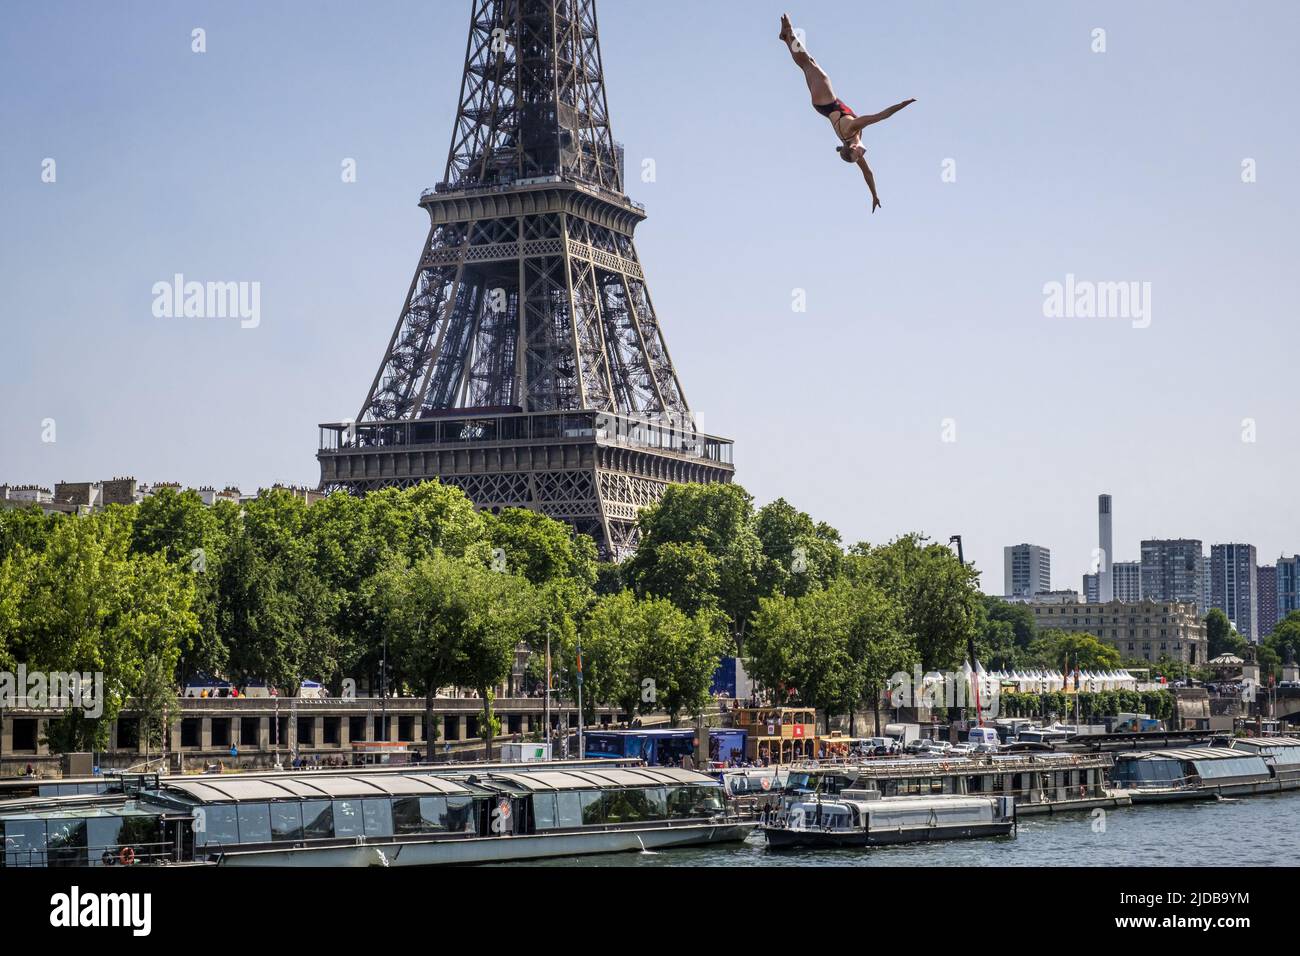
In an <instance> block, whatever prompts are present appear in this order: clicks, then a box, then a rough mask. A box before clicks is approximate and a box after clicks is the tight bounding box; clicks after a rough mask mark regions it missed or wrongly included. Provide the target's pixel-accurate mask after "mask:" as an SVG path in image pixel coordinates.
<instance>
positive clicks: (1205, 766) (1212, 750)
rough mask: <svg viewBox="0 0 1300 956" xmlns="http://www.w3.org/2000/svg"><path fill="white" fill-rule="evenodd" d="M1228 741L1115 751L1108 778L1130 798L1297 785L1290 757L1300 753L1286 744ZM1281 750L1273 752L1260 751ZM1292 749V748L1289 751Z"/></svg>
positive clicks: (1210, 795) (1244, 792) (1164, 799)
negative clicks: (1229, 743)
mask: <svg viewBox="0 0 1300 956" xmlns="http://www.w3.org/2000/svg"><path fill="white" fill-rule="evenodd" d="M1239 743H1240V744H1245V741H1234V742H1233V746H1232V747H1191V748H1184V749H1178V750H1150V751H1140V752H1138V753H1131V754H1128V753H1125V754H1118V755H1117V756H1116V759H1115V769H1114V771H1113V773H1112V780H1113V782H1114V784H1115V786H1116V787H1119V788H1123V789H1124V791H1126V792H1127V793H1128V794H1129V797H1130V799H1131V800H1132V802H1133V803H1169V802H1173V801H1178V800H1206V799H1210V800H1212V799H1215V798H1216V797H1221V796H1223V797H1229V796H1249V795H1253V794H1259V793H1276V792H1278V791H1281V790H1292V789H1295V788H1297V787H1300V774H1297V773H1296V771H1297V770H1300V767H1297V766H1296V765H1295V764H1294V763H1289V762H1288V763H1283V764H1281V765H1280V766H1279V765H1277V764H1276V763H1273V764H1270V762H1269V761H1270V760H1273V761H1277V760H1278V759H1282V760H1286V761H1292V760H1295V759H1296V757H1300V753H1296V751H1295V750H1293V746H1292V745H1276V744H1275V746H1274V747H1272V748H1268V747H1263V748H1259V749H1254V750H1252V749H1249V748H1247V747H1245V746H1243V747H1238V746H1237V745H1238V744H1239ZM1266 750H1268V751H1273V750H1282V751H1284V752H1283V753H1282V754H1281V755H1280V756H1279V755H1278V754H1275V753H1272V752H1269V753H1265V752H1264V751H1266ZM1293 754H1295V755H1294V756H1293Z"/></svg>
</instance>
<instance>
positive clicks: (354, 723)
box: [348, 717, 366, 741]
mask: <svg viewBox="0 0 1300 956" xmlns="http://www.w3.org/2000/svg"><path fill="white" fill-rule="evenodd" d="M365 739H366V718H364V717H349V718H348V740H352V741H364V740H365Z"/></svg>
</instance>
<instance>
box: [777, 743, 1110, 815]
mask: <svg viewBox="0 0 1300 956" xmlns="http://www.w3.org/2000/svg"><path fill="white" fill-rule="evenodd" d="M1111 765H1112V757H1111V755H1110V754H1054V753H1032V754H993V755H978V754H977V755H974V756H969V757H965V756H958V757H949V758H944V757H929V758H920V757H901V758H897V759H885V760H870V761H863V762H861V763H858V764H856V765H847V766H825V765H817V764H808V765H796V766H793V767H791V768H790V769H789V771H788V773H787V774H786V778H785V782H784V788H783V789H784V791H785V795H786V801H787V802H788V801H790V800H792V799H798V798H799V795H800V794H808V793H813V792H817V793H819V794H821V795H822V796H823V797H826V796H835V795H836V794H839V793H841V792H842V791H844V790H847V789H853V790H878V791H880V793H881V795H882V796H884V797H904V796H979V797H990V796H994V797H1013V798H1014V799H1015V801H1016V812H1017V813H1018V814H1019V815H1020V816H1027V815H1030V814H1041V813H1061V812H1064V811H1073V810H1091V809H1094V808H1096V807H1116V806H1126V805H1127V804H1128V802H1129V800H1128V797H1127V796H1125V795H1123V794H1116V793H1114V792H1112V791H1111V790H1110V789H1108V787H1107V774H1108V772H1109V771H1110V768H1111Z"/></svg>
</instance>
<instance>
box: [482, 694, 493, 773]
mask: <svg viewBox="0 0 1300 956" xmlns="http://www.w3.org/2000/svg"><path fill="white" fill-rule="evenodd" d="M479 695H480V696H482V698H483V730H482V733H481V734H480V736H481V737H482V738H483V759H484V760H488V761H490V760H491V759H492V738H493V734H492V696H491V692H490V691H488V690H487V689H485V688H479Z"/></svg>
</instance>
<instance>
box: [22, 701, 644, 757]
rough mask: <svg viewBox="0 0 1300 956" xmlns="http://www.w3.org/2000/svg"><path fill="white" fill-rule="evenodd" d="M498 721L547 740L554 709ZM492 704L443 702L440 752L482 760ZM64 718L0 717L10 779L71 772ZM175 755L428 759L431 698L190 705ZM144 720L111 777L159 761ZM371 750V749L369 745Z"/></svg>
mask: <svg viewBox="0 0 1300 956" xmlns="http://www.w3.org/2000/svg"><path fill="white" fill-rule="evenodd" d="M492 709H493V713H494V714H495V715H496V716H497V718H498V719H499V720H500V721H501V736H499V737H497V738H496V740H497V742H498V743H502V742H507V741H510V740H520V739H522V738H523V737H526V736H534V737H540V736H542V735H543V725H544V722H545V701H544V699H543V698H542V697H498V698H496V700H494V701H493V705H492ZM482 713H483V701H482V700H480V699H479V698H477V697H435V698H434V700H433V721H434V729H435V737H434V739H435V742H436V749H435V752H436V754H437V756H438V758H439V759H442V758H444V757H454V758H456V759H462V760H467V759H471V758H473V757H476V756H481V751H482V740H481V739H480V738H479V736H478V734H479V730H478V728H479V722H480V721H481V720H482ZM61 716H63V713H62V712H61V711H55V710H48V709H41V710H38V709H22V708H5V709H4V710H3V711H0V776H9V775H12V774H20V773H23V772H24V771H25V770H26V769H27V767H28V766H30V767H32V769H34V770H35V771H36V772H37V773H38V774H40V775H42V776H48V775H54V774H57V773H58V772H59V771H60V770H61V761H62V757H61V756H60V755H59V754H53V753H51V752H50V749H49V746H48V743H47V742H46V736H47V730H48V724H49V722H50V721H51V720H55V719H57V718H59V717H61ZM170 718H171V719H170V725H171V729H170V733H169V735H168V743H167V748H166V756H167V761H168V766H170V767H171V768H172V769H173V770H182V771H183V770H201V769H203V768H205V767H207V766H210V765H212V764H215V763H217V762H220V763H221V764H222V766H223V767H225V768H228V769H229V768H236V767H238V768H245V769H251V768H266V767H271V766H273V765H274V764H275V761H276V757H277V755H278V756H279V758H280V759H281V761H282V762H287V761H288V760H290V759H292V757H293V756H295V755H296V756H298V757H301V758H304V759H306V760H311V759H312V758H313V757H315V758H316V760H317V761H318V762H320V761H325V760H326V758H329V757H333V758H336V760H337V758H339V757H342V758H343V762H344V763H347V764H351V763H353V762H365V761H363V760H361V759H357V760H355V761H354V758H360V757H361V756H362V755H365V756H366V757H373V755H374V754H375V752H376V751H379V750H383V749H388V748H384V747H382V746H380V745H382V744H384V743H389V744H393V745H394V747H393V748H392V749H398V748H397V747H396V745H398V744H402V745H410V747H411V749H412V750H418V751H419V755H420V756H423V753H424V749H425V746H426V740H427V737H426V728H425V702H424V698H423V697H418V698H416V697H390V698H388V699H387V700H384V699H382V698H379V697H359V698H356V699H349V700H343V699H338V698H315V699H314V698H304V697H214V698H199V697H180V698H177V699H176V701H175V707H174V708H173V710H172V711H171V714H170ZM622 719H625V718H624V717H623V716H622V715H620V714H619V713H618V712H617V711H616V710H615V709H614V708H612V707H599V708H597V711H596V722H597V723H601V724H608V723H614V722H616V721H618V720H622ZM576 724H577V708H575V707H573V706H572V705H571V704H568V703H560V702H555V701H553V702H552V704H551V726H552V729H553V730H560V729H562V728H564V727H575V726H576ZM139 726H140V721H139V717H138V716H137V715H136V714H134V713H133V712H132V711H131V709H130V702H129V701H128V702H127V706H126V707H125V708H124V709H123V710H122V712H121V713H120V714H119V715H118V716H117V718H116V719H115V720H113V721H112V723H111V725H110V727H109V737H108V745H107V747H106V748H105V749H104V750H103V751H102V752H101V753H100V754H99V757H98V764H99V766H100V767H102V768H103V769H106V770H107V769H126V768H129V767H133V766H137V765H139V764H140V763H141V762H142V761H143V760H144V759H145V757H146V756H148V757H150V758H151V759H156V758H157V757H158V756H159V754H158V748H157V747H156V746H154V747H153V748H152V749H151V750H150V751H149V752H148V754H146V750H145V745H144V741H143V740H141V738H140V733H139ZM367 745H370V746H367Z"/></svg>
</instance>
